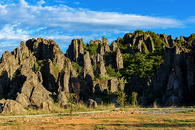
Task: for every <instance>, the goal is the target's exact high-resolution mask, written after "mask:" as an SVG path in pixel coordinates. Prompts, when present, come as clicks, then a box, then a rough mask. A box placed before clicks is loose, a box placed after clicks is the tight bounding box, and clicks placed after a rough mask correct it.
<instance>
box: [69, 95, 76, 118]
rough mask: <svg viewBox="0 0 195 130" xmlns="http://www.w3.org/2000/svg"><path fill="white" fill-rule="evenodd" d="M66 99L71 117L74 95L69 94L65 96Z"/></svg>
mask: <svg viewBox="0 0 195 130" xmlns="http://www.w3.org/2000/svg"><path fill="white" fill-rule="evenodd" d="M67 99H68V103H69V104H70V106H69V110H70V111H69V112H70V113H69V114H70V115H72V112H73V109H74V104H76V95H75V93H69V94H67Z"/></svg>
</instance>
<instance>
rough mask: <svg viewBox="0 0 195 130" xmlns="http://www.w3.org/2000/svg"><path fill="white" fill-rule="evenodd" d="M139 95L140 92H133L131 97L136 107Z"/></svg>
mask: <svg viewBox="0 0 195 130" xmlns="http://www.w3.org/2000/svg"><path fill="white" fill-rule="evenodd" d="M137 96H138V94H137V93H136V92H132V95H131V99H132V102H131V103H132V105H133V107H134V108H135V106H137Z"/></svg>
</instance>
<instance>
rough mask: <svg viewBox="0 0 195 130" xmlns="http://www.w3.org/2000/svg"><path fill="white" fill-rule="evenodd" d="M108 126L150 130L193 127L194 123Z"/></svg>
mask: <svg viewBox="0 0 195 130" xmlns="http://www.w3.org/2000/svg"><path fill="white" fill-rule="evenodd" d="M108 125H109V126H114V127H121V126H125V127H146V128H150V127H156V128H168V127H171V128H174V127H175V128H177V127H195V123H189V124H188V123H187V124H186V123H179V124H170V123H160V124H158V123H143V124H142V123H140V124H124V123H123V124H120V123H114V124H108Z"/></svg>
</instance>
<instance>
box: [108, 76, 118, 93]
mask: <svg viewBox="0 0 195 130" xmlns="http://www.w3.org/2000/svg"><path fill="white" fill-rule="evenodd" d="M118 84H119V83H118V79H117V78H116V77H110V80H108V86H109V87H110V91H111V92H112V93H113V92H115V91H117V90H118Z"/></svg>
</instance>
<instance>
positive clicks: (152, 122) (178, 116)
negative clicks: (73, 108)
mask: <svg viewBox="0 0 195 130" xmlns="http://www.w3.org/2000/svg"><path fill="white" fill-rule="evenodd" d="M117 113H118V112H115V114H113V113H112V112H110V113H104V114H103V113H96V114H83V115H73V116H50V117H36V118H15V119H14V118H13V119H0V129H19V130H20V129H21V130H23V129H44V130H45V129H47V130H48V129H80V130H91V129H92V130H93V129H95V130H100V129H103V130H110V129H114V130H126V129H154V130H156V129H175V130H178V129H182V130H183V129H191V130H193V129H195V111H194V110H189V111H185V112H180V113H170V114H158V115H157V114H140V113H135V112H134V113H133V114H130V113H125V112H124V113H123V112H120V114H117Z"/></svg>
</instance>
